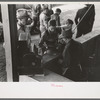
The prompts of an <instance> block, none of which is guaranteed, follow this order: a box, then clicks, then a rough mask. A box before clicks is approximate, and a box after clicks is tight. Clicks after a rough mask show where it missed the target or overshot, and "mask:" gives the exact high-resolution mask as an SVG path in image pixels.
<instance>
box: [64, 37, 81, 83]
mask: <svg viewBox="0 0 100 100" xmlns="http://www.w3.org/2000/svg"><path fill="white" fill-rule="evenodd" d="M82 56H83V49H82V45H81V44H80V43H78V42H76V41H74V40H73V39H72V40H71V41H70V42H69V43H67V44H66V45H65V48H64V51H63V64H64V68H68V69H67V71H66V73H65V74H64V76H65V77H67V78H69V79H72V80H75V81H77V80H79V79H80V78H81V75H82V67H80V65H81V62H82Z"/></svg>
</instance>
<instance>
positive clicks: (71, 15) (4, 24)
mask: <svg viewBox="0 0 100 100" xmlns="http://www.w3.org/2000/svg"><path fill="white" fill-rule="evenodd" d="M99 14H100V2H65V3H56V2H54V3H52V2H51V3H44V2H42V3H40V2H37V3H34V2H31V3H30V2H29V3H28V2H27V3H23V2H21V3H11V4H10V2H9V3H4V4H3V3H1V4H0V82H100V23H99V22H100V15H99ZM52 85H54V84H52ZM58 87H60V85H59V86H58Z"/></svg>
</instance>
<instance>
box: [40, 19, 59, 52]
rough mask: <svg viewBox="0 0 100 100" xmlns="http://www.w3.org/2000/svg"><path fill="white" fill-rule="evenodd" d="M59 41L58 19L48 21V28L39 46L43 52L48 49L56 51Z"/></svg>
mask: <svg viewBox="0 0 100 100" xmlns="http://www.w3.org/2000/svg"><path fill="white" fill-rule="evenodd" d="M57 43H58V30H57V29H56V21H55V20H50V21H49V23H48V29H47V30H45V31H44V32H43V35H42V37H41V40H40V43H39V46H40V48H41V49H42V51H43V53H44V51H46V50H47V49H48V50H50V51H56V47H57Z"/></svg>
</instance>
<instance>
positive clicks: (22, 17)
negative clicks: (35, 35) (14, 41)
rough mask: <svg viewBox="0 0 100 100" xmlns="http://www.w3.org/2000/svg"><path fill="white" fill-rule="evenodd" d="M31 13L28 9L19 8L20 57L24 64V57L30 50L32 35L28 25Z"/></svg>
mask: <svg viewBox="0 0 100 100" xmlns="http://www.w3.org/2000/svg"><path fill="white" fill-rule="evenodd" d="M28 18H29V15H28V13H27V10H26V9H19V10H17V20H18V22H17V32H18V57H19V62H20V65H22V62H21V61H22V57H23V55H24V54H25V53H27V52H29V49H30V43H31V36H30V27H28V26H27V21H28Z"/></svg>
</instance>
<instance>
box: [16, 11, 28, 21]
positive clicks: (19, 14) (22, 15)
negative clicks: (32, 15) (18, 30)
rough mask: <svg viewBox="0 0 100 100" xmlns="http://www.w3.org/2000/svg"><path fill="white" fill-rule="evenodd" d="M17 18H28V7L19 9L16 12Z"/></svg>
mask: <svg viewBox="0 0 100 100" xmlns="http://www.w3.org/2000/svg"><path fill="white" fill-rule="evenodd" d="M16 17H17V19H22V18H28V17H29V15H28V12H27V10H26V9H18V10H17V12H16Z"/></svg>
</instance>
